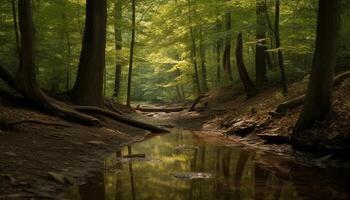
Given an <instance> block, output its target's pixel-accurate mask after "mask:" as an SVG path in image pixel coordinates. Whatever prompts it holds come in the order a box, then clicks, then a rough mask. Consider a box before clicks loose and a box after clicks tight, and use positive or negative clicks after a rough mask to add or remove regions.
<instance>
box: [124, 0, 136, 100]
mask: <svg viewBox="0 0 350 200" xmlns="http://www.w3.org/2000/svg"><path fill="white" fill-rule="evenodd" d="M135 29H136V0H132V31H131V45H130V62H129V75H128V89H127V96H126V105H127V106H128V107H131V81H132V68H133V64H134V48H135V31H136V30H135Z"/></svg>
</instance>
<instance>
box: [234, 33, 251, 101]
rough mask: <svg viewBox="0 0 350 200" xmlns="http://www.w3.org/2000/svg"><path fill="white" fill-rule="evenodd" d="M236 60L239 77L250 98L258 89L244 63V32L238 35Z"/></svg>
mask: <svg viewBox="0 0 350 200" xmlns="http://www.w3.org/2000/svg"><path fill="white" fill-rule="evenodd" d="M236 62H237V69H238V73H239V77H240V79H241V81H242V83H243V86H244V88H245V91H246V93H247V97H248V98H250V97H252V96H254V95H255V94H256V89H255V86H254V84H253V82H252V80H251V79H250V77H249V74H248V72H247V69H246V67H245V65H244V59H243V39H242V33H239V34H238V37H237V48H236Z"/></svg>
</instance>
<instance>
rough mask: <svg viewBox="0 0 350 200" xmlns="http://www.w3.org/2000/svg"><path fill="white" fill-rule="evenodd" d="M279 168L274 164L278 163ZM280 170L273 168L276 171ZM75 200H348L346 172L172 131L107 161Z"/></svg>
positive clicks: (73, 194) (76, 190)
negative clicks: (284, 160)
mask: <svg viewBox="0 0 350 200" xmlns="http://www.w3.org/2000/svg"><path fill="white" fill-rule="evenodd" d="M276 163H278V164H276ZM276 165H277V166H279V167H274V166H276ZM104 168H105V169H104V170H102V171H101V173H100V174H98V175H97V176H96V178H95V180H94V182H93V184H91V183H90V184H86V185H83V186H80V187H74V188H72V190H71V191H70V192H69V194H67V197H68V198H69V199H74V200H75V199H76V200H78V199H79V200H100V199H101V200H148V199H149V200H157V199H165V200H168V199H169V200H197V199H198V200H202V199H203V200H212V199H223V200H229V199H276V200H277V199H348V198H350V195H349V193H350V191H349V190H350V189H348V188H350V184H349V183H350V179H349V173H348V172H347V173H344V172H342V171H340V170H333V169H321V168H317V167H306V166H302V165H298V164H295V163H294V162H283V161H278V156H273V155H269V154H264V155H259V154H256V153H254V152H250V151H247V150H243V148H242V147H239V146H232V144H228V143H226V142H225V140H224V138H222V139H220V138H217V137H208V136H203V134H202V133H200V132H191V131H185V130H173V131H172V133H170V134H167V135H160V136H156V137H153V138H151V139H148V140H146V141H143V142H140V143H136V144H133V145H132V146H129V147H125V148H124V149H122V150H121V151H119V152H116V153H115V154H113V155H110V156H109V157H107V158H106V159H105V161H104Z"/></svg>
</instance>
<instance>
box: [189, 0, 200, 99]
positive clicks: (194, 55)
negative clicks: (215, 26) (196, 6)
mask: <svg viewBox="0 0 350 200" xmlns="http://www.w3.org/2000/svg"><path fill="white" fill-rule="evenodd" d="M187 3H188V19H189V24H190V36H191V41H192V47H191V48H192V49H191V60H192V63H193V67H194V76H193V83H194V84H195V88H196V91H197V95H200V94H201V93H202V91H201V87H200V82H199V73H198V62H197V45H196V38H195V36H194V30H193V23H192V7H191V0H187Z"/></svg>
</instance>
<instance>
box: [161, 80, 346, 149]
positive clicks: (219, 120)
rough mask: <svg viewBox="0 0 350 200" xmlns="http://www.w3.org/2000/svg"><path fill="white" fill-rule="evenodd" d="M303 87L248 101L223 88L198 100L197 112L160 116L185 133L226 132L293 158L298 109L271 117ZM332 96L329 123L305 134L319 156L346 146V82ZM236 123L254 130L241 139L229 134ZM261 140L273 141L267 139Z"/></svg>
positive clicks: (302, 84) (296, 85) (272, 91)
mask: <svg viewBox="0 0 350 200" xmlns="http://www.w3.org/2000/svg"><path fill="white" fill-rule="evenodd" d="M306 86H307V81H306V80H305V81H301V82H298V83H294V84H292V85H290V86H289V87H290V91H292V92H293V93H291V94H289V95H288V97H284V96H283V95H282V94H281V92H280V88H271V89H267V90H264V91H261V92H260V93H259V94H258V95H257V96H255V97H253V98H250V99H246V95H245V94H244V93H243V91H242V90H241V89H239V88H232V87H224V88H222V89H220V90H218V91H215V92H211V93H209V96H208V97H206V98H204V99H202V100H201V102H200V103H199V104H198V105H197V107H196V108H197V111H198V112H182V113H176V114H163V117H165V118H167V119H168V120H171V121H173V123H174V124H176V125H177V126H180V127H185V128H186V129H192V130H208V131H218V132H221V133H226V132H227V133H228V135H227V138H228V139H229V140H232V141H233V142H239V143H242V144H244V145H247V146H249V147H251V148H254V149H259V150H265V151H271V152H274V153H277V154H279V155H295V153H294V151H293V150H292V148H291V146H290V141H289V140H290V138H291V134H292V131H293V127H294V126H295V124H296V121H297V119H298V117H299V114H300V111H301V106H300V107H297V108H294V109H291V110H288V111H287V112H286V113H283V114H278V115H274V111H275V109H276V107H277V105H279V104H281V103H283V102H285V101H287V100H289V99H292V98H294V97H297V96H300V95H302V94H304V93H305V91H306ZM333 95H334V99H333V110H334V112H333V114H332V116H331V117H330V120H327V121H326V122H320V123H316V124H315V127H314V128H312V129H310V130H309V132H306V133H305V134H306V135H308V136H307V139H308V140H310V141H312V140H317V141H312V143H313V144H312V147H313V148H314V149H313V151H314V152H317V151H321V150H324V149H326V150H330V151H326V152H323V153H325V154H329V153H332V152H334V151H337V150H338V149H348V148H349V146H350V145H349V144H350V133H349V131H348V130H349V129H350V120H349V119H350V104H349V101H348V99H349V98H350V79H346V80H345V81H343V82H342V83H341V84H340V85H338V86H336V87H335V91H334V93H333ZM237 122H243V124H244V125H246V124H248V125H249V124H254V126H257V127H256V128H253V129H252V130H251V131H248V133H247V134H245V135H234V134H233V135H232V134H229V131H230V129H231V128H232V126H234V125H235V123H237ZM310 132H311V134H310ZM314 132H316V133H314ZM264 136H271V137H272V136H273V137H272V139H271V137H266V138H265V137H264ZM281 138H282V139H281ZM286 140H287V141H286ZM315 156H321V155H315Z"/></svg>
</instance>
